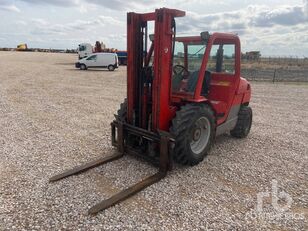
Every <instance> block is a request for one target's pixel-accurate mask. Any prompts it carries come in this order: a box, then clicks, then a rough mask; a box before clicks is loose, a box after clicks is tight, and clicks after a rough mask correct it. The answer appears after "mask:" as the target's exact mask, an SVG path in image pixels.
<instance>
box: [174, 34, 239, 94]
mask: <svg viewBox="0 0 308 231" xmlns="http://www.w3.org/2000/svg"><path fill="white" fill-rule="evenodd" d="M201 37H202V36H195V37H183V38H176V41H175V45H174V57H173V69H172V70H173V73H172V92H173V93H174V94H184V93H186V94H194V92H195V89H196V86H197V82H198V78H199V74H200V69H201V65H202V63H203V61H204V60H203V59H204V56H205V52H206V49H207V40H205V39H202V38H201ZM234 72H235V45H234V44H224V43H220V42H217V43H216V44H213V45H212V47H211V51H210V52H209V58H208V62H207V65H206V69H205V73H204V79H203V83H202V89H201V96H204V97H207V96H208V95H209V91H210V88H211V79H212V75H213V74H214V75H216V76H217V74H226V75H228V74H229V75H234Z"/></svg>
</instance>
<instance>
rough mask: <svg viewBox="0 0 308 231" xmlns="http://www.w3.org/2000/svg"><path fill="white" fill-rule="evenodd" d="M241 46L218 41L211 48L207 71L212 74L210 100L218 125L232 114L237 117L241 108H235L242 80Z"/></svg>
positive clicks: (235, 43)
mask: <svg viewBox="0 0 308 231" xmlns="http://www.w3.org/2000/svg"><path fill="white" fill-rule="evenodd" d="M239 56H240V45H239V44H238V43H237V42H236V41H232V40H231V41H230V40H227V41H223V40H219V39H217V40H216V41H214V42H213V45H212V47H211V51H210V55H209V59H208V63H207V68H206V70H207V71H209V72H210V73H211V82H210V91H209V95H208V99H209V100H210V101H211V102H212V105H213V106H214V107H215V110H216V112H217V114H218V115H219V116H218V121H217V124H220V123H223V122H224V121H226V120H227V119H230V117H228V116H229V115H230V113H231V117H232V116H234V115H235V116H237V114H238V110H239V106H236V107H233V105H232V104H233V100H234V96H235V91H236V86H237V84H238V81H239V78H240V57H239Z"/></svg>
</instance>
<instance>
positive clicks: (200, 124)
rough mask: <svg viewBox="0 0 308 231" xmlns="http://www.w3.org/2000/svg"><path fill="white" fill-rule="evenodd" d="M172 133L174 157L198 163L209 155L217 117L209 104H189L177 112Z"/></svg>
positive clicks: (191, 163)
mask: <svg viewBox="0 0 308 231" xmlns="http://www.w3.org/2000/svg"><path fill="white" fill-rule="evenodd" d="M170 133H171V134H172V135H173V136H174V137H175V145H174V147H173V158H174V160H175V161H176V162H177V163H180V164H183V165H196V164H198V163H200V162H201V161H202V160H203V159H204V157H205V156H206V155H207V153H208V151H209V150H210V148H211V145H212V143H213V140H214V137H215V119H214V113H213V111H212V109H211V108H210V107H209V106H208V105H196V104H187V105H185V106H183V107H181V109H180V110H179V111H177V112H176V116H175V118H174V119H173V120H172V126H171V128H170Z"/></svg>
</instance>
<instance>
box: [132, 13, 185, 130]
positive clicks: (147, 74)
mask: <svg viewBox="0 0 308 231" xmlns="http://www.w3.org/2000/svg"><path fill="white" fill-rule="evenodd" d="M183 16H185V12H184V11H180V10H173V9H166V8H161V9H157V10H156V11H155V12H153V13H146V14H138V13H128V14H127V52H128V55H127V56H128V64H127V103H128V108H127V123H129V124H131V125H133V126H136V127H139V128H143V129H147V130H151V131H153V132H156V131H158V130H163V131H168V130H169V123H170V120H171V118H172V117H173V116H174V115H175V112H176V108H175V107H172V106H171V104H170V102H171V75H172V59H173V58H172V56H173V44H174V40H175V31H176V30H175V20H174V18H175V17H183ZM148 21H154V39H153V41H152V45H151V47H150V48H149V50H148V48H147V41H148ZM153 52H154V60H153V67H152V68H151V67H149V62H150V58H151V56H152V54H153Z"/></svg>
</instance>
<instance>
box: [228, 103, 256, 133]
mask: <svg viewBox="0 0 308 231" xmlns="http://www.w3.org/2000/svg"><path fill="white" fill-rule="evenodd" d="M251 124H252V110H251V107H249V106H242V107H241V109H240V111H239V113H238V120H237V123H236V125H235V128H234V129H233V130H231V131H230V134H231V135H232V136H234V137H236V138H244V137H246V136H247V135H248V134H249V132H250V128H251Z"/></svg>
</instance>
